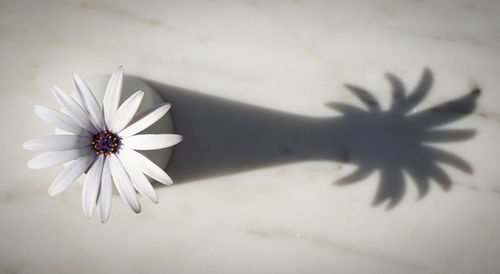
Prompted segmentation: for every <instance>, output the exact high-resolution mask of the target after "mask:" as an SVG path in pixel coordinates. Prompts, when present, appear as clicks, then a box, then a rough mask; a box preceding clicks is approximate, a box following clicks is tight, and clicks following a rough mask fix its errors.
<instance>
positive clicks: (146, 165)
mask: <svg viewBox="0 0 500 274" xmlns="http://www.w3.org/2000/svg"><path fill="white" fill-rule="evenodd" d="M123 157H126V158H127V161H129V163H133V164H134V165H135V166H136V167H137V168H139V169H140V170H141V171H142V172H143V173H144V174H146V175H148V176H149V177H151V178H153V179H155V180H156V181H158V182H160V183H162V184H165V185H171V184H172V183H173V181H172V179H171V178H170V176H168V174H167V173H166V172H165V171H164V170H163V169H161V168H160V167H159V166H157V165H156V164H155V163H153V162H152V161H151V160H149V159H148V158H147V157H146V156H144V155H142V154H141V153H139V152H137V151H134V150H131V149H126V148H124V149H122V150H121V151H120V158H123Z"/></svg>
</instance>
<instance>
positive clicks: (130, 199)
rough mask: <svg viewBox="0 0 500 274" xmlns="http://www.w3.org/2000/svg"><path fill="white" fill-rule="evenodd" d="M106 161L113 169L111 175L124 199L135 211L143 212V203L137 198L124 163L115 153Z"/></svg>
mask: <svg viewBox="0 0 500 274" xmlns="http://www.w3.org/2000/svg"><path fill="white" fill-rule="evenodd" d="M106 161H109V168H110V170H111V175H112V176H113V180H114V181H115V186H116V189H117V190H118V193H120V196H121V197H122V199H123V200H124V201H125V202H126V203H127V204H128V205H129V206H130V208H132V210H133V211H134V212H135V213H139V212H141V205H140V204H139V200H138V199H137V195H136V193H135V190H134V187H133V186H132V183H131V182H130V178H129V177H128V175H127V172H126V171H125V169H124V168H123V165H122V163H121V162H120V160H119V159H118V158H117V157H116V155H115V154H111V155H109V156H108V157H107V159H106Z"/></svg>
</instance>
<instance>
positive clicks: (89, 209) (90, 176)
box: [82, 154, 104, 218]
mask: <svg viewBox="0 0 500 274" xmlns="http://www.w3.org/2000/svg"><path fill="white" fill-rule="evenodd" d="M103 164H104V156H103V155H102V154H101V155H100V156H98V157H97V160H96V161H95V162H94V164H93V165H92V167H91V168H90V170H89V172H87V177H85V183H84V184H83V190H82V207H83V213H84V214H85V216H87V218H90V217H92V214H93V212H94V207H95V205H96V202H97V192H98V191H99V185H100V184H101V176H102V168H103Z"/></svg>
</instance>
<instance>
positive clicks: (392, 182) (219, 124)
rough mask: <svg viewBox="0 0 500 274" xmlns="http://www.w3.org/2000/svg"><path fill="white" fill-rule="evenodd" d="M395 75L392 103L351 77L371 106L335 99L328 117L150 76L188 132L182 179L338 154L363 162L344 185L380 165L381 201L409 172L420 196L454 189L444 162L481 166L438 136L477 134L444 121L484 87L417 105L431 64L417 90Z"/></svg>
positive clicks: (178, 171)
mask: <svg viewBox="0 0 500 274" xmlns="http://www.w3.org/2000/svg"><path fill="white" fill-rule="evenodd" d="M387 78H388V80H389V82H390V83H391V85H392V98H393V99H392V104H391V106H390V107H389V109H387V110H383V109H381V107H380V103H379V102H378V100H377V99H376V97H375V96H374V95H373V94H372V93H370V92H368V91H367V90H365V89H363V88H360V87H357V86H354V85H350V84H347V85H345V86H346V88H347V89H348V90H349V91H350V92H352V93H353V94H354V95H355V96H356V97H357V98H359V99H360V100H361V102H363V104H364V105H365V108H361V107H359V106H355V105H349V104H345V103H328V104H327V105H328V106H329V107H331V108H332V110H335V111H337V112H339V113H340V116H332V117H327V118H315V117H308V116H301V115H296V114H290V113H285V112H280V111H275V110H271V109H266V108H261V107H258V106H254V105H249V104H245V103H240V102H235V101H231V100H227V99H224V98H218V97H214V96H210V95H205V94H202V93H199V92H195V91H190V90H185V89H182V88H178V87H173V86H169V85H166V84H162V83H157V82H152V81H148V80H145V81H146V82H147V83H148V84H150V85H151V86H152V87H153V88H154V89H156V90H157V91H158V92H159V93H160V95H161V96H162V97H163V98H164V99H165V101H167V102H171V103H172V116H173V119H174V123H175V127H176V130H175V131H176V133H178V134H181V135H183V136H184V140H183V142H181V143H180V144H179V145H177V146H176V148H175V150H174V154H173V157H172V159H171V163H170V165H169V166H168V168H167V170H168V173H169V174H170V175H171V176H172V178H173V179H174V181H175V182H176V183H181V182H189V181H192V180H196V179H202V178H209V177H215V176H220V175H226V174H232V173H238V172H243V171H248V170H254V169H259V168H264V167H269V166H275V165H282V164H287V163H292V162H300V161H308V160H330V161H335V162H343V163H351V164H353V165H356V166H357V170H355V171H354V172H353V173H352V174H350V175H348V176H346V177H344V178H341V179H340V180H338V181H337V182H335V184H336V185H349V184H352V183H355V182H359V181H361V180H362V179H364V178H366V177H368V176H369V175H370V174H372V173H373V172H375V171H378V172H379V173H380V181H379V187H378V191H377V193H376V195H375V199H374V200H373V205H374V206H376V205H379V204H381V203H383V202H386V201H387V202H388V204H387V208H388V209H390V208H392V207H394V206H395V205H396V204H397V203H398V202H399V201H400V200H401V199H402V197H403V196H404V193H405V185H406V182H405V178H404V176H403V174H404V172H406V173H407V174H409V175H410V176H411V177H412V179H413V181H414V183H415V184H416V186H417V188H418V190H419V196H420V197H423V196H425V195H426V193H427V192H428V190H429V185H430V184H431V181H433V182H435V183H437V184H438V185H439V186H441V187H442V188H443V189H444V190H449V189H450V187H451V185H452V180H451V179H450V177H449V176H448V174H447V173H446V172H445V171H444V170H443V169H442V168H441V167H440V166H439V164H447V165H449V166H452V167H455V168H457V169H459V170H461V171H463V172H465V173H469V174H471V173H472V172H473V170H472V167H471V165H470V164H469V163H468V162H467V161H466V160H464V159H462V158H460V157H459V156H457V155H454V154H452V153H450V152H447V151H444V150H442V149H438V148H437V147H436V146H430V144H438V143H447V142H457V141H464V140H468V139H470V138H472V137H473V136H474V135H475V131H474V130H472V129H454V130H452V129H439V127H440V126H443V125H446V124H448V123H452V122H454V121H456V120H459V119H461V118H464V117H466V116H467V115H468V114H470V113H471V112H472V111H473V110H474V109H475V102H476V99H477V97H478V96H479V93H480V92H479V90H473V91H471V92H470V93H469V94H466V95H464V96H462V97H459V98H456V99H454V100H451V101H448V102H445V103H443V104H440V105H437V106H435V107H432V108H429V109H425V110H422V111H418V112H414V109H415V107H416V106H417V105H418V104H419V103H420V102H422V100H424V98H425V97H426V95H427V94H428V93H429V91H430V89H431V86H432V82H433V75H432V72H431V71H430V70H428V69H426V70H425V71H424V73H423V75H422V78H421V80H420V82H419V84H418V85H417V87H416V88H415V89H414V90H413V92H412V93H409V94H407V93H406V91H405V87H404V85H403V83H402V82H401V80H400V79H399V78H398V77H396V76H394V75H392V74H387Z"/></svg>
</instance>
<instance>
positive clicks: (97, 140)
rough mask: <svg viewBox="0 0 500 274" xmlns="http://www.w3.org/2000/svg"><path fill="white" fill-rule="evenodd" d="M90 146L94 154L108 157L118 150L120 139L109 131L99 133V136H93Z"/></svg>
mask: <svg viewBox="0 0 500 274" xmlns="http://www.w3.org/2000/svg"><path fill="white" fill-rule="evenodd" d="M92 146H93V147H94V150H95V154H97V155H99V154H104V155H105V156H108V155H110V154H111V153H113V152H117V151H118V149H119V148H120V137H118V135H116V134H115V133H112V132H109V131H103V132H99V134H97V135H94V139H93V140H92Z"/></svg>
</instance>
